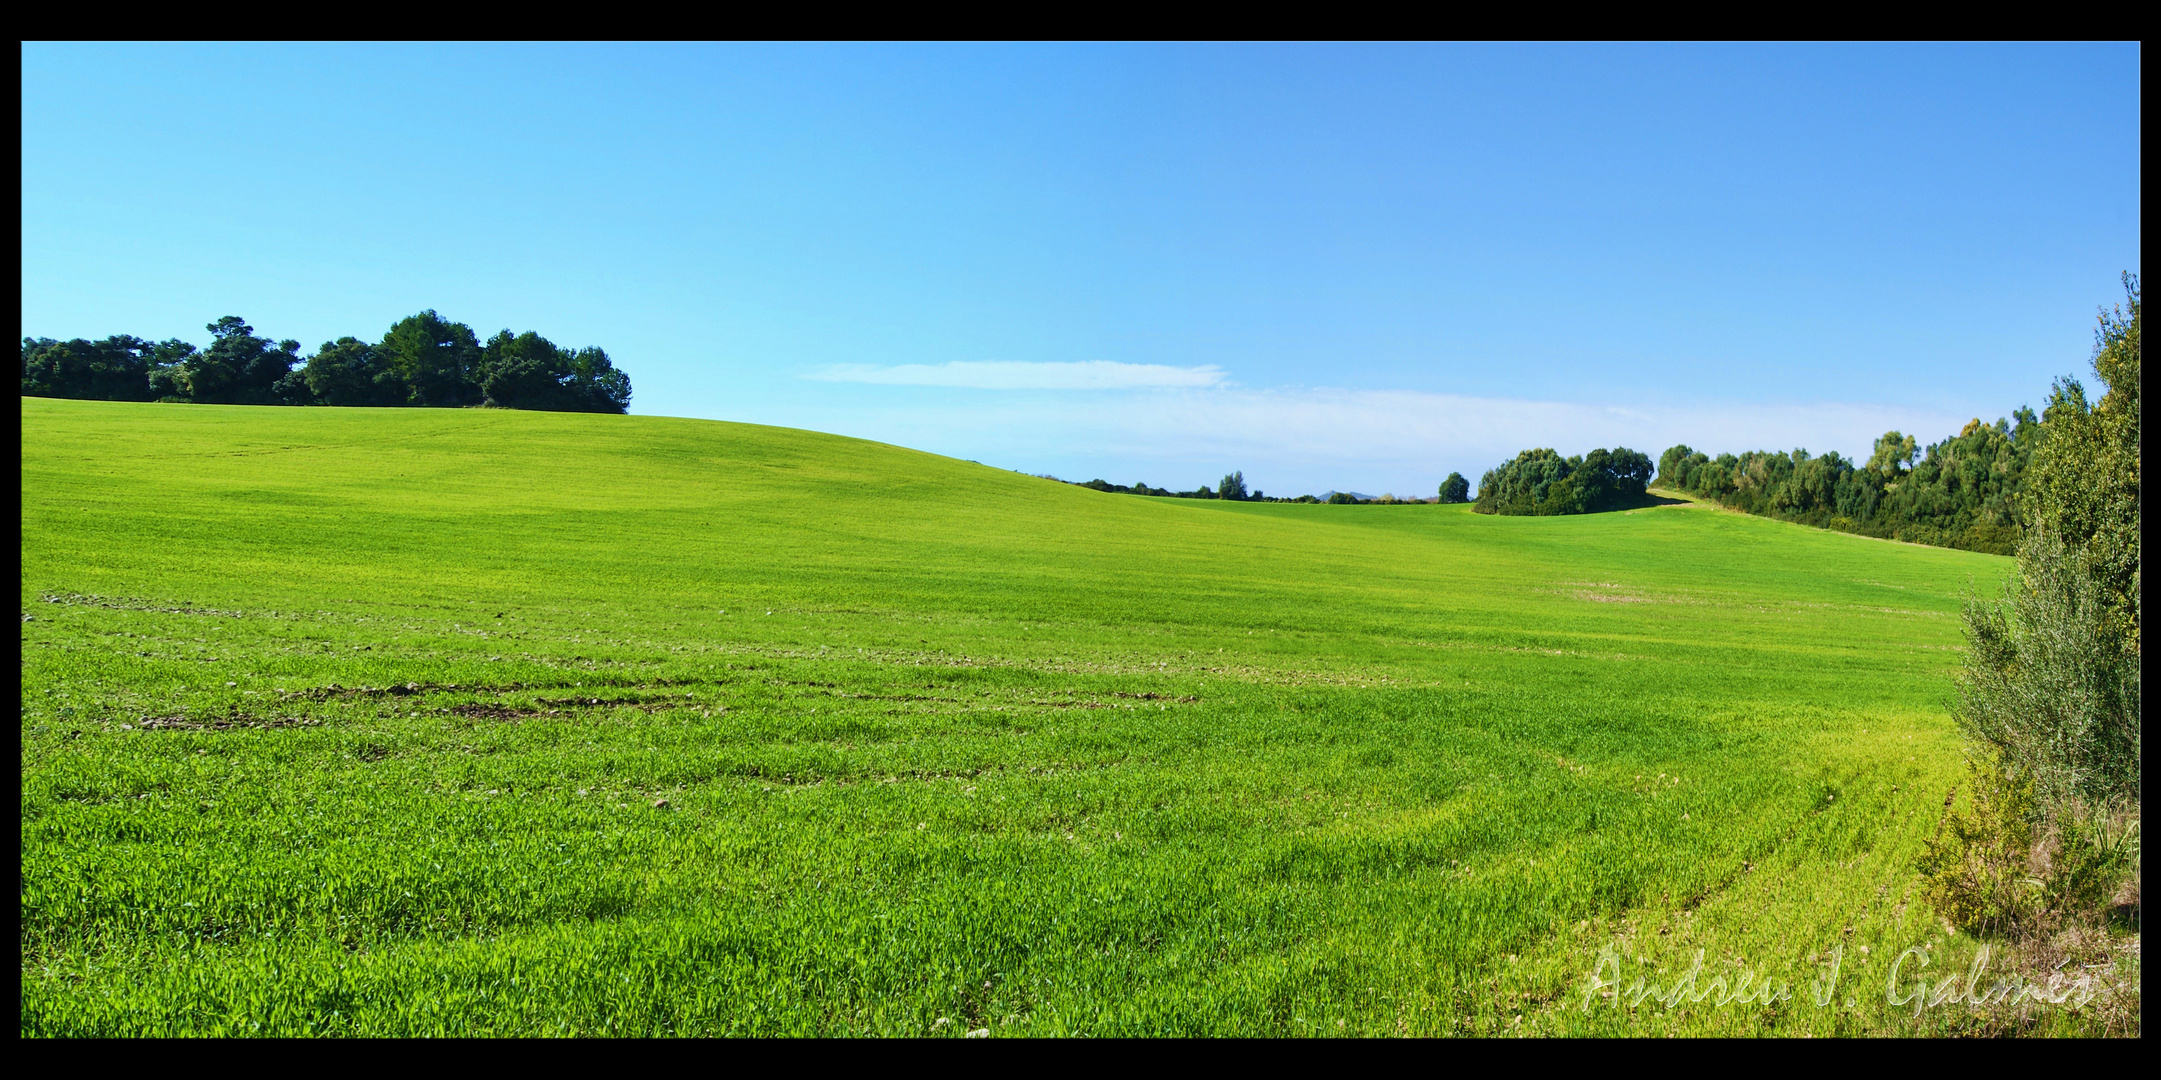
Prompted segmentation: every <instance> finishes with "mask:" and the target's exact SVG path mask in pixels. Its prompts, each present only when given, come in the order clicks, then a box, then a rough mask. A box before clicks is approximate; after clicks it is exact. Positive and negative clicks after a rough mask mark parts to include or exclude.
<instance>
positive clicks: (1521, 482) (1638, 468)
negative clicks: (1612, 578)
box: [1472, 447, 1651, 517]
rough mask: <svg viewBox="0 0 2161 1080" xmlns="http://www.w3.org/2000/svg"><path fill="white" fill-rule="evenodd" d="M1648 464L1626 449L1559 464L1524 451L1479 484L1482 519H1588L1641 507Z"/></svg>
mask: <svg viewBox="0 0 2161 1080" xmlns="http://www.w3.org/2000/svg"><path fill="white" fill-rule="evenodd" d="M1650 478H1651V459H1650V458H1649V457H1647V456H1645V455H1643V454H1640V453H1637V452H1636V451H1634V450H1630V449H1628V448H1626V447H1616V448H1614V449H1612V450H1593V451H1591V452H1590V453H1588V454H1585V455H1583V456H1582V457H1572V458H1564V457H1562V456H1561V455H1560V454H1558V453H1556V452H1554V451H1553V450H1549V449H1538V450H1525V451H1524V452H1522V453H1520V454H1517V455H1516V457H1515V460H1513V461H1510V462H1507V463H1506V464H1503V465H1502V466H1501V467H1499V468H1497V469H1493V470H1490V471H1488V472H1487V473H1486V475H1485V476H1484V477H1483V478H1481V479H1480V480H1479V482H1478V504H1477V505H1476V506H1474V507H1473V508H1472V509H1474V510H1476V511H1477V512H1479V513H1481V514H1512V515H1538V516H1541V517H1543V516H1547V515H1552V514H1593V513H1600V512H1602V511H1606V510H1621V509H1626V508H1628V507H1631V506H1641V505H1643V504H1644V502H1645V495H1644V483H1645V482H1646V481H1648V480H1649V479H1650Z"/></svg>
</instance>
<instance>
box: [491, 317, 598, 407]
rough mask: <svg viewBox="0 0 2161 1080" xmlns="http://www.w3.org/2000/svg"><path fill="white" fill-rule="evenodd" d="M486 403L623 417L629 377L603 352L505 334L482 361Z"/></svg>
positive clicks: (535, 336) (528, 334) (537, 337)
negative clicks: (613, 414) (614, 414)
mask: <svg viewBox="0 0 2161 1080" xmlns="http://www.w3.org/2000/svg"><path fill="white" fill-rule="evenodd" d="M480 372H481V376H480V389H481V392H482V393H483V394H484V395H486V400H487V404H489V405H495V406H499V407H502V408H509V409H544V410H549V411H552V412H602V413H620V412H626V411H628V410H629V408H630V378H629V376H627V375H624V374H623V373H622V372H620V371H617V370H615V366H614V365H613V364H611V363H609V361H608V354H607V353H606V352H604V351H602V350H600V349H593V348H587V349H578V350H576V351H572V350H569V349H564V348H560V347H558V346H557V345H556V344H555V343H554V342H552V341H549V340H548V339H547V338H544V337H541V336H540V335H539V334H535V333H533V332H531V331H527V332H526V333H523V334H517V335H513V334H511V332H510V331H508V330H504V331H502V332H501V333H498V334H496V335H495V336H494V337H492V338H490V339H488V346H487V348H486V349H485V350H483V351H482V353H481V358H480Z"/></svg>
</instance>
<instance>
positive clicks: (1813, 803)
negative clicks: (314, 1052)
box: [21, 399, 2009, 1035]
mask: <svg viewBox="0 0 2161 1080" xmlns="http://www.w3.org/2000/svg"><path fill="white" fill-rule="evenodd" d="M23 423H24V436H23V505H22V512H23V520H24V526H23V579H22V588H23V600H22V609H23V613H24V615H25V616H26V617H27V618H26V621H25V622H24V624H23V634H24V637H23V667H22V672H23V717H22V748H23V749H22V753H23V762H22V825H21V829H22V840H21V843H22V875H23V890H22V901H21V904H22V914H21V925H22V929H21V943H22V945H21V948H22V1031H23V1032H24V1033H26V1034H126V1033H142V1034H178V1033H255V1032H260V1033H264V1034H270V1033H306V1032H316V1033H333V1034H412V1033H441V1034H488V1033H493V1034H522V1033H565V1034H569V1033H621V1034H668V1033H675V1034H706V1033H715V1034H720V1033H728V1034H789V1033H795V1034H846V1033H866V1034H902V1035H910V1034H914V1035H928V1034H952V1035H961V1034H966V1033H968V1032H970V1031H981V1030H987V1031H989V1032H991V1033H993V1034H1001V1035H1003V1034H1091V1035H1108V1034H1239V1033H1249V1034H1291V1035H1295V1034H1312V1035H1341V1034H1354V1035H1365V1034H1398V1033H1409V1034H1470V1033H1501V1032H1519V1031H1529V1032H1566V1033H1629V1032H1664V1031H1669V1030H1670V1031H1683V1032H1729V1033H1759V1032H1760V1033H1787V1034H1796V1033H1803V1032H1809V1033H1820V1034H1830V1033H1840V1032H1925V1031H1935V1030H1943V1029H1946V1027H1947V1026H1948V1027H1956V1021H1955V1019H1954V1018H1952V1017H1950V1015H1949V1014H1947V1013H1944V1012H1943V1011H1942V1010H1938V1011H1937V1012H1933V1013H1926V1014H1924V1015H1923V1016H1922V1017H1921V1018H1920V1019H1915V1018H1914V1017H1913V1016H1912V1015H1911V1014H1910V1010H1908V1011H1898V1010H1893V1009H1891V1008H1890V1007H1889V1006H1888V1005H1887V1004H1886V1003H1885V1002H1884V994H1883V989H1882V982H1883V970H1884V968H1885V966H1886V964H1887V963H1888V961H1889V959H1890V958H1892V957H1895V956H1896V955H1897V954H1898V953H1899V952H1900V951H1901V950H1903V949H1905V948H1906V947H1908V946H1910V945H1915V944H1922V943H1927V942H1929V941H1930V940H1931V939H1932V938H1936V937H1940V936H1941V933H1942V931H1941V928H1940V927H1938V926H1937V925H1936V924H1935V922H1934V919H1933V916H1932V915H1930V913H1929V912H1928V911H1927V910H1926V909H1925V908H1924V907H1922V906H1921V905H1919V904H1918V903H1917V902H1916V901H1915V900H1914V898H1913V896H1912V895H1911V889H1912V886H1913V884H1914V875H1913V872H1912V870H1911V860H1912V856H1913V853H1914V852H1915V850H1916V849H1917V847H1918V845H1919V843H1920V842H1921V840H1922V839H1923V838H1925V837H1926V836H1927V835H1928V834H1929V833H1930V831H1931V830H1933V829H1934V828H1935V825H1936V821H1937V818H1938V814H1939V812H1940V810H1941V807H1942V802H1943V798H1944V794H1945V791H1946V790H1947V789H1948V787H1949V786H1950V785H1951V784H1953V783H1954V782H1955V781H1956V778H1957V777H1958V776H1959V774H1960V763H1959V757H1958V743H1957V739H1956V736H1955V733H1954V731H1953V729H1952V726H1951V724H1950V721H1949V718H1948V716H1947V714H1946V711H1945V705H1946V702H1947V700H1948V698H1949V696H1950V684H1949V678H1948V677H1949V673H1950V671H1951V670H1952V669H1953V667H1954V665H1955V664H1956V661H1957V653H1956V647H1957V645H1958V640H1959V639H1958V631H1957V622H1956V619H1955V612H1956V609H1957V602H1958V596H1959V594H1960V593H1961V592H1962V591H1963V590H1965V589H1967V588H1968V587H1969V585H1972V586H1977V587H1981V588H1989V587H1992V585H1993V583H1994V581H1995V580H1996V579H1997V578H1998V577H1999V576H2000V575H2001V574H2002V573H2003V572H2004V571H2005V570H2006V569H2007V567H2008V563H2009V561H2008V560H2006V559H2000V558H1995V557H1990V556H1982V555H1976V554H1972V553H1967V552H1959V551H1948V550H1940V549H1928V548H1918V547H1912V546H1906V545H1894V544H1888V543H1882V542H1878V541H1871V540H1867V539H1862V538H1858V537H1852V536H1846V535H1840V534H1831V533H1824V532H1818V531H1814V530H1808V529H1803V528H1798V527H1795V526H1792V525H1786V524H1781V523H1777V522H1771V521H1765V520H1761V519H1753V518H1748V517H1744V516H1740V515H1735V514H1729V513H1723V512H1718V511H1714V510H1710V509H1705V508H1697V507H1672V508H1663V509H1658V510H1646V511H1638V512H1633V513H1627V514H1608V515H1594V516H1588V517H1576V518H1489V517H1480V516H1476V515H1472V514H1470V513H1468V512H1467V511H1466V510H1465V508H1462V507H1440V506H1417V507H1401V506H1392V507H1356V506H1349V507H1346V506H1299V505H1277V504H1269V505H1251V504H1224V503H1212V502H1200V501H1192V500H1157V499H1146V498H1139V497H1134V496H1124V495H1106V494H1099V493H1096V492H1092V491H1087V490H1084V489H1079V488H1074V487H1069V486H1065V485H1060V484H1056V483H1052V482H1049V481H1044V480H1039V479H1034V478H1030V477H1025V476H1020V475H1016V474H1012V473H1006V472H1000V471H998V470H994V469H989V468H984V467H981V466H977V465H972V464H969V463H964V462H956V461H952V460H949V459H944V458H938V457H934V456H931V455H927V454H921V453H916V452H912V451H907V450H901V449H897V448H894V447H889V446H883V445H879V444H874V443H865V442H859V441H854V440H848V439H842V438H837V437H833V436H826V435H818V434H813V433H808V432H801V431H791V430H785V429H776V428H761V427H752V426H746V425H734V424H719V423H710V422H701V421H687V420H670V419H662V418H648V417H596V416H570V415H555V414H534V413H511V412H495V411H485V412H483V411H424V410H329V409H314V410H279V409H243V408H219V407H208V406H186V407H180V406H146V405H117V404H106V403H94V402H61V401H45V400H32V399H26V400H25V401H24V404H23ZM1232 464H1235V463H1232ZM1841 945H1843V950H1842V951H1840V952H1839V953H1838V955H1840V956H1842V957H1843V959H1842V961H1841V963H1842V964H1843V968H1842V972H1843V973H1842V976H1841V978H1842V982H1841V989H1840V991H1839V993H1838V995H1837V996H1838V1000H1835V1001H1834V1002H1832V1004H1830V1005H1828V1006H1824V1007H1818V1006H1817V1005H1815V1004H1814V1003H1813V1002H1811V1001H1809V1000H1807V996H1806V993H1805V984H1806V983H1808V982H1809V980H1812V979H1815V978H1817V977H1818V973H1819V967H1818V964H1817V961H1819V960H1824V959H1827V958H1828V957H1830V956H1831V955H1833V952H1834V950H1839V949H1840V947H1841ZM1862 946H1867V948H1868V951H1867V953H1866V954H1865V955H1864V954H1862V953H1861V952H1860V951H1859V950H1860V949H1861V947H1862ZM1602 948H1611V949H1614V950H1616V955H1620V956H1624V957H1626V962H1627V963H1628V964H1630V965H1636V966H1634V967H1630V968H1629V972H1630V977H1631V978H1632V977H1633V976H1634V973H1635V972H1637V971H1638V970H1642V971H1655V970H1658V967H1657V966H1659V965H1662V966H1663V969H1664V970H1665V971H1667V972H1669V973H1678V971H1679V970H1682V969H1685V968H1686V966H1687V964H1688V963H1689V962H1690V961H1691V960H1692V958H1693V957H1694V956H1695V954H1696V951H1697V950H1699V949H1701V950H1704V951H1705V955H1706V970H1709V966H1710V965H1712V964H1725V965H1727V967H1726V969H1725V970H1727V971H1738V970H1741V969H1744V968H1745V969H1747V970H1751V971H1753V972H1755V973H1757V974H1758V975H1759V976H1769V977H1772V978H1774V979H1780V980H1785V981H1788V982H1790V983H1791V984H1792V985H1793V987H1794V997H1793V999H1792V1000H1790V1001H1786V1002H1783V1003H1781V1004H1779V1005H1776V1006H1768V1007H1764V1006H1756V1007H1744V1006H1739V1005H1728V1006H1726V1007H1723V1008H1716V1009H1713V1008H1706V1007H1702V1006H1700V1005H1699V1006H1695V1007H1691V1006H1688V1005H1683V1006H1680V1007H1678V1008H1675V1009H1672V1010H1667V1009H1664V1008H1662V1007H1660V1006H1657V1005H1655V1004H1639V1005H1638V1006H1637V1007H1636V1008H1635V1009H1634V1010H1633V1011H1630V1010H1627V1009H1625V1008H1615V1007H1614V1006H1613V1005H1612V1004H1611V1003H1601V1004H1600V1007H1597V1008H1593V1009H1592V1010H1590V1011H1588V1012H1586V1011H1584V1010H1583V1009H1582V1008H1581V1006H1582V1004H1583V988H1584V984H1585V981H1586V978H1587V976H1589V974H1590V973H1591V972H1592V970H1593V967H1594V965H1595V963H1596V962H1597V958H1598V956H1599V954H1600V950H1601V949H1602ZM1943 962H1945V963H1948V960H1946V961H1943ZM1909 963H1910V962H1909ZM1849 993H1850V994H1851V996H1852V997H1853V998H1854V1005H1853V1006H1852V1007H1850V1008H1849V1007H1847V1006H1846V1005H1845V1003H1844V1000H1843V998H1844V997H1845V996H1847V995H1848V994H1849Z"/></svg>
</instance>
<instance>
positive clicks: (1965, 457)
mask: <svg viewBox="0 0 2161 1080" xmlns="http://www.w3.org/2000/svg"><path fill="white" fill-rule="evenodd" d="M2084 400H2085V398H2084V390H2083V389H2082V388H2081V387H2080V386H2079V385H2078V383H2077V382H2076V381H2075V380H2069V381H2066V382H2063V383H2059V384H2058V385H2057V387H2056V393H2055V396H2054V397H2052V398H2051V400H2050V402H2049V406H2048V411H2047V412H2045V413H2044V414H2043V415H2042V416H2039V417H2036V416H2035V415H2034V412H2033V410H2031V409H2025V408H2021V409H2019V410H2018V411H2017V412H2014V413H2013V414H2012V415H2011V417H2010V418H2009V419H1999V420H1997V421H1996V422H1995V423H1994V424H1984V423H1982V422H1981V421H1980V420H1979V419H1978V418H1977V419H1974V420H1972V421H1970V422H1968V423H1967V424H1966V426H1965V428H1964V429H1962V430H1960V431H1959V433H1958V434H1956V435H1953V436H1951V437H1950V438H1947V439H1944V440H1943V441H1941V442H1938V443H1933V444H1931V445H1930V446H1929V447H1928V448H1927V449H1926V450H1924V451H1919V453H1918V455H1917V452H1916V451H1917V448H1916V446H1915V440H1914V437H1913V436H1911V435H1905V434H1901V433H1900V432H1896V431H1889V432H1885V433H1884V434H1883V436H1882V437H1881V438H1878V439H1877V440H1876V445H1875V448H1874V450H1873V451H1872V452H1871V453H1870V454H1869V458H1868V460H1867V461H1866V462H1854V461H1850V460H1848V459H1846V458H1844V457H1841V456H1840V455H1839V454H1837V453H1836V452H1833V453H1828V454H1823V455H1821V456H1810V454H1809V452H1808V451H1807V450H1801V449H1797V450H1794V451H1792V452H1791V453H1788V452H1786V451H1781V450H1752V451H1749V452H1748V453H1745V454H1738V455H1736V454H1720V455H1718V456H1717V457H1716V458H1713V457H1709V456H1706V455H1704V454H1701V453H1698V452H1697V451H1695V450H1692V449H1690V448H1689V447H1687V446H1685V445H1683V446H1675V447H1673V448H1671V449H1669V450H1667V451H1666V452H1665V453H1664V454H1661V455H1659V459H1658V484H1659V486H1661V487H1665V488H1671V489H1673V490H1676V491H1682V492H1686V493H1688V494H1690V495H1695V496H1698V497H1701V498H1706V499H1710V500H1712V501H1714V502H1717V503H1719V504H1721V505H1723V506H1729V507H1732V508H1733V509H1735V510H1742V511H1746V512H1748V513H1751V514H1760V515H1762V516H1764V517H1772V518H1778V519H1780V520H1784V521H1795V522H1800V523H1802V524H1804V525H1815V526H1818V527H1820V528H1826V529H1837V530H1839V531H1841V532H1850V533H1859V534H1861V535H1863V536H1877V537H1882V538H1884V539H1890V540H1906V541H1910V542H1913V543H1917V544H1933V545H1935V546H1937V547H1952V548H1965V549H1966V550H1969V551H1985V552H1988V553H1991V554H1995V555H2010V554H2012V553H2013V552H2015V551H2017V550H2018V541H2019V534H2020V527H2019V521H2018V510H2017V502H2018V497H2019V493H2020V488H2021V486H2022V484H2023V482H2024V479H2025V476H2026V472H2027V468H2028V465H2029V464H2030V463H2031V461H2032V460H2033V455H2034V451H2035V448H2036V447H2038V446H2039V445H2040V443H2041V439H2042V435H2043V432H2044V429H2045V427H2046V425H2047V423H2048V419H2047V418H2048V416H2050V415H2060V414H2061V413H2062V412H2063V410H2065V409H2067V408H2075V407H2082V405H2083V402H2084ZM1917 456H1918V460H1916V457H1917Z"/></svg>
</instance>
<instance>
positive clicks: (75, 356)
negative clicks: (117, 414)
mask: <svg viewBox="0 0 2161 1080" xmlns="http://www.w3.org/2000/svg"><path fill="white" fill-rule="evenodd" d="M156 349H157V346H155V345H152V344H151V343H149V342H147V341H144V340H143V339H141V338H137V337H129V336H127V335H125V334H122V335H116V336H114V337H109V338H106V339H105V340H103V341H85V340H83V339H82V338H76V339H74V340H73V341H54V340H53V339H51V338H24V339H23V394H24V395H25V396H28V397H60V398H94V399H98V400H102V401H148V400H150V398H151V394H150V366H151V363H152V358H153V354H154V352H155V350H156Z"/></svg>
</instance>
